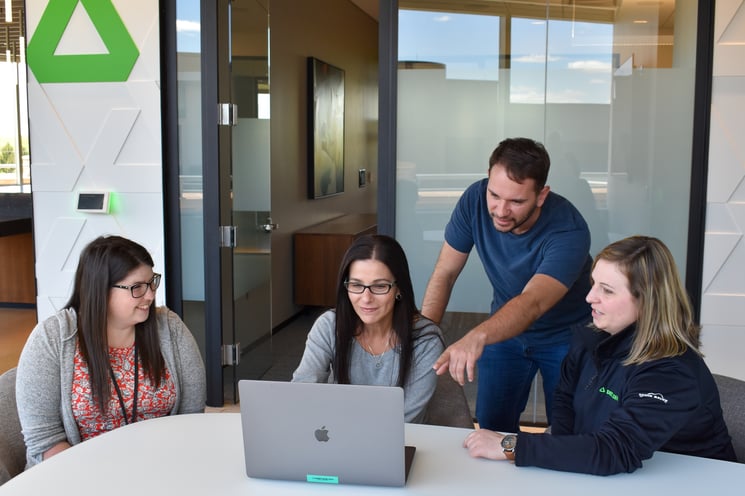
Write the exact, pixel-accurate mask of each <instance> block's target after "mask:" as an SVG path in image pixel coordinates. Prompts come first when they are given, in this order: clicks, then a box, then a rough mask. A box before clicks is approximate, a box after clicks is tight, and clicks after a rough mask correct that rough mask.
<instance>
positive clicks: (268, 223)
mask: <svg viewBox="0 0 745 496" xmlns="http://www.w3.org/2000/svg"><path fill="white" fill-rule="evenodd" d="M277 229H279V224H274V223H273V222H272V218H271V217H267V218H266V224H261V225H259V230H261V231H264V232H265V233H270V232H272V231H276V230H277Z"/></svg>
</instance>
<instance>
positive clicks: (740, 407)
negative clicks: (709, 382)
mask: <svg viewBox="0 0 745 496" xmlns="http://www.w3.org/2000/svg"><path fill="white" fill-rule="evenodd" d="M712 375H713V376H714V380H715V381H716V383H717V389H719V401H720V402H721V404H722V411H723V412H724V423H725V424H727V430H728V431H729V435H730V437H731V438H732V445H733V446H734V448H735V455H736V456H737V461H738V462H740V463H745V381H741V380H739V379H735V378H734V377H727V376H724V375H718V374H712Z"/></svg>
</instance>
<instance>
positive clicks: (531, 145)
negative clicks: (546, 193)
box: [489, 138, 551, 192]
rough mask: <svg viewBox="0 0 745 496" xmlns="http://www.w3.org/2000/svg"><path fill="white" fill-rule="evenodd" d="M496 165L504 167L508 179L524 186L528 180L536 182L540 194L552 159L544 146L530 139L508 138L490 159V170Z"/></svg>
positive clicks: (500, 144) (536, 188)
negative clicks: (524, 182)
mask: <svg viewBox="0 0 745 496" xmlns="http://www.w3.org/2000/svg"><path fill="white" fill-rule="evenodd" d="M496 164H499V165H500V166H502V167H504V168H505V170H506V171H507V177H509V178H510V179H512V180H513V181H515V182H516V183H520V184H522V183H523V181H525V180H526V179H532V180H533V181H535V190H536V192H540V191H541V190H542V189H543V187H544V186H545V185H546V181H547V180H548V171H549V168H550V167H551V159H550V158H549V156H548V152H547V151H546V148H544V146H543V145H542V144H541V143H539V142H537V141H534V140H532V139H530V138H507V139H505V140H503V141H502V142H501V143H499V146H497V148H495V149H494V151H493V152H492V154H491V156H490V157H489V170H491V168H492V167H494V166H495V165H496Z"/></svg>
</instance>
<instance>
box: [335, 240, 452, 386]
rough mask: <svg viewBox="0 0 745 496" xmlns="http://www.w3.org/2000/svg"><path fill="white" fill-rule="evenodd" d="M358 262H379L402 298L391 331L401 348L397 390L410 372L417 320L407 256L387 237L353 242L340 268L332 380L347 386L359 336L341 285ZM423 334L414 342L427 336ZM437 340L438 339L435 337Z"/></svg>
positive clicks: (350, 305) (395, 310) (349, 304)
mask: <svg viewBox="0 0 745 496" xmlns="http://www.w3.org/2000/svg"><path fill="white" fill-rule="evenodd" d="M357 260H377V261H379V262H382V263H383V264H384V265H385V266H386V267H388V270H390V271H391V274H393V278H394V279H395V281H396V288H397V289H398V291H399V292H400V294H401V298H400V299H399V300H396V304H395V305H394V307H393V330H394V332H395V333H396V338H397V341H398V343H399V344H400V346H401V348H400V350H401V355H400V361H399V367H398V382H397V385H398V386H402V387H403V385H404V384H405V382H406V378H407V376H408V374H409V370H410V369H411V358H412V354H413V350H414V340H415V339H414V336H413V335H412V329H413V328H414V323H415V322H416V321H417V320H418V319H419V318H420V314H419V310H418V309H417V307H416V302H415V300H414V287H413V285H412V283H411V275H410V274H409V264H408V262H407V260H406V254H405V253H404V250H403V248H401V245H400V244H398V242H397V241H396V240H395V239H393V238H391V237H390V236H384V235H380V234H378V235H369V236H361V237H359V238H357V239H356V240H354V242H353V243H352V245H351V246H350V247H349V249H348V250H347V252H346V254H345V255H344V258H343V260H342V262H341V266H340V268H339V277H338V279H337V286H336V350H335V353H334V359H333V367H334V376H335V378H336V381H337V382H338V383H339V384H348V383H349V367H350V363H349V357H350V350H351V349H352V348H351V347H352V344H353V340H354V337H355V336H356V335H357V334H358V333H359V330H360V328H361V324H362V321H361V320H360V318H359V316H358V315H357V313H356V312H355V311H354V307H353V306H352V303H351V302H350V301H349V295H348V294H347V289H346V287H345V286H344V281H346V280H347V278H348V277H349V268H350V266H351V265H352V262H355V261H357ZM429 334H430V333H423V334H420V335H418V336H417V339H419V338H422V337H424V336H427V335H429ZM438 337H439V335H438Z"/></svg>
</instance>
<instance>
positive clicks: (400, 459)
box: [238, 380, 414, 486]
mask: <svg viewBox="0 0 745 496" xmlns="http://www.w3.org/2000/svg"><path fill="white" fill-rule="evenodd" d="M238 388H239V393H240V407H241V424H242V426H243V446H244V451H245V455H246V474H247V475H248V476H249V477H258V478H267V479H280V480H296V481H306V482H312V483H321V484H366V485H374V486H403V485H404V484H405V483H406V476H407V475H408V467H410V465H411V460H412V458H413V455H414V448H413V447H406V448H407V449H406V450H405V449H404V448H405V447H404V394H403V389H401V388H398V387H382V386H356V385H347V384H344V385H342V384H309V383H294V382H275V381H253V380H242V381H240V382H239V383H238Z"/></svg>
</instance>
